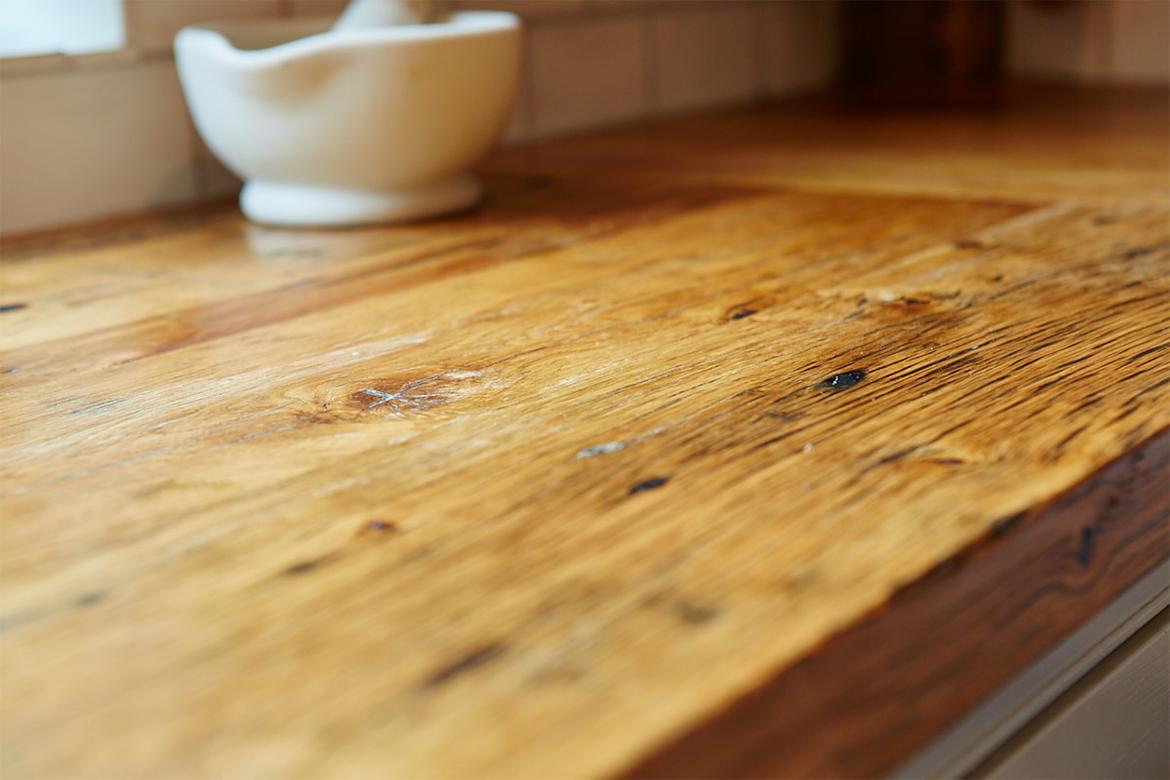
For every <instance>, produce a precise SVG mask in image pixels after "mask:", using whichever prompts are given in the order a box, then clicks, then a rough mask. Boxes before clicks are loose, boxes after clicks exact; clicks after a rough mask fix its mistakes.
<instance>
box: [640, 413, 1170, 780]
mask: <svg viewBox="0 0 1170 780" xmlns="http://www.w3.org/2000/svg"><path fill="white" fill-rule="evenodd" d="M1168 519H1170V429H1163V430H1161V431H1159V432H1158V433H1156V434H1154V435H1153V436H1151V437H1149V438H1148V439H1146V440H1145V441H1144V442H1142V443H1140V444H1138V445H1137V446H1135V447H1134V448H1132V449H1131V450H1130V451H1129V452H1127V453H1126V454H1124V455H1122V456H1121V457H1119V458H1117V459H1115V460H1114V461H1112V462H1110V463H1108V464H1106V465H1105V466H1103V467H1102V468H1100V469H1098V470H1097V471H1095V472H1093V473H1092V474H1090V475H1089V476H1088V477H1086V478H1085V479H1083V480H1081V481H1080V482H1079V483H1077V484H1076V485H1074V486H1072V487H1071V488H1069V489H1068V490H1066V491H1064V492H1063V493H1061V494H1060V495H1058V496H1056V497H1054V498H1053V499H1052V500H1051V501H1049V502H1047V503H1045V504H1044V505H1041V506H1037V507H1034V508H1033V509H1031V510H1029V511H1027V512H1024V513H1022V514H1020V515H1015V516H1013V517H1010V518H1005V519H1004V520H1003V521H1001V522H1000V523H997V524H996V526H995V527H994V529H993V530H992V532H991V533H990V534H989V535H988V536H987V537H985V538H983V539H981V540H979V541H978V542H976V543H975V544H973V545H971V546H970V547H969V548H967V549H966V550H964V551H962V552H961V553H959V554H958V555H956V556H954V557H952V558H951V559H949V560H948V561H946V562H944V563H943V564H941V565H940V566H939V567H936V568H935V569H933V570H931V571H930V572H928V573H927V574H926V575H925V576H924V577H922V578H920V579H919V580H918V581H916V582H914V583H911V584H910V585H908V586H907V587H905V588H903V589H901V590H899V591H898V592H897V593H895V594H894V595H893V597H892V598H891V599H890V600H889V601H887V602H886V603H885V604H884V605H882V606H881V607H880V608H879V609H877V610H874V611H873V612H871V613H870V614H868V615H867V616H866V617H865V618H863V619H862V620H860V621H859V622H857V623H855V624H854V625H852V626H850V627H849V628H847V629H845V630H844V631H841V632H839V633H837V634H835V635H834V636H832V637H830V638H829V639H828V640H827V641H826V642H824V643H823V644H822V645H821V646H819V647H817V648H814V649H812V650H811V651H810V652H809V653H808V654H806V655H805V656H804V657H803V658H802V659H801V660H799V661H797V662H795V663H793V664H791V665H790V666H788V667H786V668H784V669H783V670H781V671H780V672H779V673H778V674H777V675H776V676H774V677H773V678H771V679H770V680H768V681H767V682H765V683H764V684H762V685H761V686H759V687H758V688H757V689H755V690H753V691H751V692H750V693H749V694H747V695H746V696H743V697H741V698H739V699H738V700H736V701H735V702H733V703H732V704H731V705H729V706H728V707H726V708H725V709H723V710H721V711H719V712H716V713H713V714H712V716H711V717H709V718H708V719H706V720H705V721H703V722H702V723H700V724H698V725H697V726H696V727H695V728H693V729H691V730H689V731H687V732H686V733H684V734H681V735H676V736H675V737H674V738H673V739H672V740H671V741H669V742H667V743H665V744H662V745H659V746H658V747H656V748H654V749H653V750H652V751H651V752H650V753H648V754H647V755H646V756H644V757H643V758H642V759H640V760H639V761H638V762H637V763H635V764H634V765H632V766H630V767H628V768H626V769H624V770H623V771H622V772H621V773H620V774H619V776H620V777H623V778H666V777H675V778H681V777H824V776H834V777H876V776H881V775H884V774H887V773H888V772H890V771H892V770H893V769H895V768H896V767H897V766H899V765H900V764H903V763H904V762H906V761H907V760H909V759H910V758H912V757H913V756H914V754H915V753H916V752H917V751H919V750H922V749H923V748H925V747H926V746H927V745H928V744H929V743H930V741H931V740H933V739H936V738H938V737H940V736H941V735H942V734H943V733H945V732H946V731H947V729H948V728H950V727H951V726H953V725H954V724H955V723H956V722H957V721H958V720H959V719H961V718H962V717H963V716H964V715H966V714H968V713H969V712H970V711H971V710H972V709H973V708H975V707H976V706H977V705H979V704H980V703H981V702H983V701H984V700H986V699H987V698H988V697H990V696H991V695H993V694H994V693H995V692H996V691H997V690H999V689H1000V688H1001V687H1002V686H1004V685H1005V684H1007V683H1008V682H1009V681H1010V680H1011V679H1012V678H1013V677H1015V676H1016V675H1017V674H1019V673H1020V672H1022V671H1023V670H1024V669H1025V668H1027V667H1028V666H1029V665H1030V664H1032V663H1034V662H1036V661H1037V660H1038V659H1040V658H1041V657H1042V656H1044V655H1045V653H1047V652H1049V651H1050V650H1052V649H1053V648H1054V647H1055V646H1057V645H1058V644H1059V643H1060V642H1061V641H1062V640H1064V639H1065V638H1066V637H1068V636H1069V635H1070V634H1072V633H1073V632H1074V631H1076V630H1077V628H1078V627H1080V626H1081V625H1082V624H1084V623H1086V622H1087V621H1088V620H1090V619H1091V618H1092V617H1093V616H1094V615H1095V614H1097V613H1098V612H1099V611H1101V610H1102V609H1104V608H1105V607H1106V606H1107V605H1108V604H1109V603H1110V602H1112V601H1113V600H1114V599H1116V598H1117V597H1119V596H1120V595H1121V594H1122V593H1123V592H1124V591H1125V590H1126V589H1127V588H1129V587H1130V586H1131V585H1133V584H1134V583H1135V582H1137V581H1138V580H1140V579H1141V578H1142V577H1143V576H1145V575H1147V574H1148V573H1149V572H1150V571H1152V570H1153V569H1155V567H1157V566H1158V565H1159V564H1161V563H1163V562H1164V561H1165V560H1166V559H1167V557H1168V554H1170V546H1168V535H1167V528H1168ZM992 636H994V637H996V641H995V642H994V643H992V642H988V641H987V638H988V637H992Z"/></svg>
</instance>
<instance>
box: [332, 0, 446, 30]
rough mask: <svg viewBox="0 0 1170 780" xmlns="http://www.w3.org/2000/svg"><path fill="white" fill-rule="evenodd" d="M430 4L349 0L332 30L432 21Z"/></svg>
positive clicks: (402, 1) (383, 0)
mask: <svg viewBox="0 0 1170 780" xmlns="http://www.w3.org/2000/svg"><path fill="white" fill-rule="evenodd" d="M431 11H432V4H431V3H429V2H426V1H425V0H421V1H420V0H414V2H409V1H408V0H350V2H349V5H347V6H346V7H345V11H344V12H343V13H342V14H341V16H340V17H339V18H338V19H337V22H336V23H335V24H334V25H333V29H334V30H357V29H362V28H367V27H389V26H393V25H399V24H423V23H427V22H430V21H432V19H431V18H430V17H431Z"/></svg>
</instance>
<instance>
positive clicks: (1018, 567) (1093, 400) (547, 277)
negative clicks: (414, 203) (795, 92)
mask: <svg viewBox="0 0 1170 780" xmlns="http://www.w3.org/2000/svg"><path fill="white" fill-rule="evenodd" d="M1017 99H1018V100H1019V102H1018V103H1011V104H1009V106H1008V107H1007V108H1005V109H1003V110H1002V111H997V112H993V113H985V114H979V113H972V112H960V113H930V114H914V113H905V112H903V113H898V114H889V113H874V114H867V113H855V112H842V111H841V110H839V109H833V108H831V107H827V106H824V105H818V104H793V105H788V106H778V107H775V108H772V109H763V110H759V111H751V112H742V113H736V114H729V115H726V116H722V117H714V118H699V119H693V120H675V121H672V122H667V123H663V124H660V125H654V126H649V127H646V128H640V129H636V130H630V131H623V132H618V133H608V134H601V135H597V136H591V137H583V138H579V139H569V140H565V141H558V142H554V143H548V144H541V145H538V146H535V147H528V148H517V149H512V150H508V151H506V152H502V153H500V154H498V155H497V156H496V157H495V158H493V160H492V161H491V162H490V163H489V165H488V166H487V171H488V189H489V200H488V202H487V203H486V204H485V205H484V207H483V208H481V209H480V210H478V211H477V212H475V213H473V214H469V215H464V216H461V217H458V218H453V219H448V220H442V221H435V222H431V223H424V224H417V225H410V226H399V227H388V228H378V229H368V230H350V231H338V232H319V231H307V232H297V231H282V230H271V229H264V228H259V227H255V226H250V225H248V224H246V223H245V222H243V221H242V220H241V218H240V217H239V216H238V214H237V213H236V212H235V210H234V209H228V210H213V211H203V212H193V213H190V214H183V215H171V216H167V217H160V218H157V219H153V220H147V221H144V222H141V223H136V224H128V225H120V226H114V227H108V228H94V229H87V230H81V231H70V232H67V233H62V234H56V235H42V236H39V237H31V238H27V239H17V240H10V241H7V242H5V244H4V245H3V262H2V263H0V388H2V390H3V401H2V403H0V424H2V433H3V440H2V443H0V457H2V461H0V649H2V653H0V698H2V707H0V773H2V774H3V776H5V777H13V778H17V777H20V778H25V777H98V776H101V777H147V778H157V777H173V776H184V777H185V776H208V777H223V776H230V777H253V776H255V777H395V776H401V777H473V776H484V777H487V776H494V777H570V776H574V777H576V776H581V777H584V776H607V775H608V776H612V775H619V774H623V773H626V774H632V775H641V774H645V775H680V776H684V775H685V776H717V775H739V774H743V775H802V776H803V775H820V774H826V775H832V774H838V775H850V774H854V775H865V774H870V773H872V772H877V771H882V770H883V769H887V768H889V767H891V766H893V765H894V764H895V763H897V762H898V761H901V760H905V759H906V758H909V757H910V755H911V754H912V753H913V752H914V751H915V750H916V749H918V748H920V747H922V746H923V745H924V744H925V743H926V742H927V741H928V740H929V739H930V738H931V737H932V736H934V735H936V734H938V733H939V731H940V730H941V729H943V728H945V726H946V725H947V723H949V722H952V721H953V720H954V719H955V718H956V717H959V716H960V715H961V714H963V713H964V712H966V711H968V710H969V709H970V707H971V706H972V705H974V704H975V703H977V702H978V701H980V700H981V699H983V698H984V697H986V696H987V695H988V694H990V693H991V692H993V691H994V690H995V689H996V687H997V686H999V685H1001V684H1003V682H1004V681H1005V680H1007V679H1008V678H1009V677H1010V676H1011V675H1012V674H1013V673H1014V672H1016V671H1019V670H1020V669H1021V668H1022V667H1023V666H1024V665H1026V664H1027V663H1028V662H1029V661H1030V660H1032V659H1035V658H1036V657H1038V656H1039V655H1040V654H1041V653H1043V652H1044V650H1046V649H1047V648H1049V647H1051V646H1052V645H1053V644H1054V643H1055V642H1057V641H1059V639H1060V638H1061V637H1063V636H1065V635H1067V633H1069V632H1070V631H1071V630H1073V629H1074V628H1076V626H1078V625H1079V624H1080V623H1082V622H1083V621H1084V620H1085V619H1086V618H1087V617H1088V616H1090V615H1091V614H1093V613H1094V612H1095V611H1096V610H1098V609H1100V608H1101V607H1102V606H1103V605H1104V604H1105V603H1107V602H1108V601H1109V600H1110V599H1111V598H1112V597H1113V596H1114V595H1116V594H1117V593H1118V592H1119V591H1120V590H1121V589H1123V588H1124V587H1125V586H1126V585H1128V584H1129V583H1131V582H1133V581H1134V580H1136V579H1137V578H1138V577H1139V576H1141V574H1143V573H1144V572H1146V571H1148V570H1149V569H1150V567H1151V566H1153V565H1156V564H1157V563H1159V562H1160V561H1161V560H1164V559H1165V557H1166V556H1167V554H1168V550H1167V519H1166V515H1167V509H1166V504H1165V496H1166V486H1165V482H1164V479H1165V475H1166V465H1165V447H1166V438H1165V436H1166V434H1165V431H1166V429H1167V426H1168V425H1170V404H1168V403H1167V401H1168V400H1170V398H1168V395H1170V394H1168V389H1167V388H1168V384H1170V382H1168V379H1167V369H1168V367H1170V366H1168V364H1167V354H1168V353H1170V340H1168V338H1167V334H1168V333H1170V323H1168V316H1167V314H1168V309H1167V303H1168V302H1170V300H1168V298H1170V296H1168V290H1167V285H1166V279H1167V263H1168V260H1170V144H1167V140H1168V139H1170V128H1168V126H1167V125H1168V122H1167V119H1168V112H1167V108H1168V102H1167V99H1166V95H1165V93H1161V92H1159V93H1151V92H1144V93H1080V92H1061V93H1053V92H1030V93H1024V94H1023V95H1021V97H1020V98H1017Z"/></svg>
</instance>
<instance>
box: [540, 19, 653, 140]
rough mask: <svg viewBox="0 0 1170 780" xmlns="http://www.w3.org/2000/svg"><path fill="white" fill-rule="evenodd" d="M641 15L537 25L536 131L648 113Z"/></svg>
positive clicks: (585, 126)
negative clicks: (638, 16) (639, 16)
mask: <svg viewBox="0 0 1170 780" xmlns="http://www.w3.org/2000/svg"><path fill="white" fill-rule="evenodd" d="M643 24H645V21H644V20H642V19H640V18H637V17H613V18H597V19H581V20H576V21H574V22H573V23H571V24H549V25H543V26H539V27H532V28H530V29H529V31H528V35H529V36H530V41H529V48H528V52H529V54H530V56H531V65H532V80H533V97H534V100H535V110H534V112H533V115H534V120H535V122H534V128H533V132H534V133H535V134H536V135H539V136H545V137H547V136H552V135H560V134H562V133H566V132H573V131H579V130H589V129H593V128H597V127H605V126H607V125H615V124H619V123H622V122H629V121H632V120H636V119H639V118H643V117H645V116H647V115H648V114H649V102H648V100H647V87H646V72H645V69H644V66H645V57H644V56H643V49H642V43H643V40H642V39H643V29H642V25H643Z"/></svg>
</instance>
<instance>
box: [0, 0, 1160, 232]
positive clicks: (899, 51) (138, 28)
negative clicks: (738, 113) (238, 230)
mask: <svg viewBox="0 0 1170 780" xmlns="http://www.w3.org/2000/svg"><path fill="white" fill-rule="evenodd" d="M441 5H442V9H443V10H444V11H447V12H453V11H458V10H466V9H495V10H507V11H512V12H515V13H517V14H519V15H520V16H521V17H522V18H523V19H524V21H525V24H526V28H527V35H526V39H525V55H526V56H525V66H524V73H523V83H522V87H521V91H520V98H519V100H518V103H517V105H516V108H515V112H514V115H513V118H512V121H511V125H510V127H509V129H508V132H507V135H506V137H505V141H504V142H505V143H506V144H527V143H533V142H538V141H540V140H542V139H546V138H552V137H557V136H563V135H566V134H572V133H579V132H584V131H590V130H597V129H601V128H608V127H616V126H622V125H628V124H635V123H639V122H645V121H648V120H654V119H657V118H660V117H669V116H677V115H683V114H688V113H696V112H705V111H713V110H719V109H723V108H729V107H736V106H743V105H746V104H753V103H765V102H773V101H778V100H784V99H791V98H797V97H800V96H805V95H815V94H829V92H830V91H831V94H832V95H833V99H834V100H837V101H842V102H844V103H847V104H850V105H853V106H857V107H861V108H865V107H870V108H878V109H880V108H882V107H885V106H891V105H896V106H901V107H906V106H910V107H916V108H922V109H929V108H930V107H932V106H949V107H954V106H956V105H957V106H970V107H972V108H973V109H982V110H994V108H995V106H996V105H997V104H999V103H1001V102H1002V101H1003V100H1004V99H1006V96H1007V95H1009V94H1010V93H1011V92H1012V90H1018V89H1019V88H1021V87H1026V86H1027V85H1029V84H1036V83H1046V84H1053V83H1056V84H1062V85H1068V86H1069V87H1070V88H1074V89H1088V90H1092V89H1100V88H1108V89H1110V90H1114V91H1118V90H1132V89H1146V90H1148V89H1155V90H1164V89H1166V87H1167V85H1168V84H1170V0H986V1H983V2H975V1H972V0H927V1H924V2H919V1H916V0H756V1H755V2H751V1H744V0H442V2H441ZM344 7H345V2H344V0H0V170H2V171H3V174H2V176H0V232H4V233H14V232H25V231H30V230H39V229H46V228H51V227H55V226H59V225H63V224H70V223H75V222H80V221H87V220H93V219H99V218H104V217H107V216H110V215H116V214H122V213H128V212H135V211H143V210H149V209H153V208H158V207H162V206H171V205H175V204H181V203H189V202H198V201H204V200H216V199H225V198H228V197H231V196H233V195H234V193H235V192H236V190H237V189H238V187H239V182H238V181H237V180H236V179H235V177H233V176H232V175H231V174H230V173H229V172H228V171H226V170H224V169H223V167H222V166H220V165H219V163H218V162H216V161H215V160H214V159H213V158H212V157H211V155H210V154H209V153H208V152H207V150H206V149H205V148H203V146H202V143H201V142H200V141H199V139H198V137H197V135H196V133H195V131H194V128H193V126H192V125H191V122H190V119H189V117H188V116H187V110H186V106H185V105H184V101H183V98H182V95H181V93H180V90H179V84H178V79H177V76H176V74H175V67H174V61H173V57H172V53H171V42H172V40H173V38H174V35H175V33H176V32H177V31H178V30H179V29H180V28H181V27H183V26H184V25H187V24H193V23H196V22H200V21H207V20H212V19H224V18H265V17H279V16H286V17H287V16H292V17H295V16H310V15H312V16H319V15H334V16H335V15H337V14H339V13H340V12H341V10H342V9H343V8H344Z"/></svg>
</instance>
